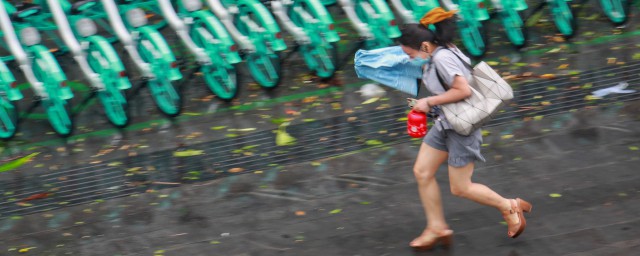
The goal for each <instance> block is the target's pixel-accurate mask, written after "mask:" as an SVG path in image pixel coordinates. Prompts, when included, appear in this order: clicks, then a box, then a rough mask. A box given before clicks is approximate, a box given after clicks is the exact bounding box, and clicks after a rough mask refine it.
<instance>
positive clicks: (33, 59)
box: [0, 0, 73, 137]
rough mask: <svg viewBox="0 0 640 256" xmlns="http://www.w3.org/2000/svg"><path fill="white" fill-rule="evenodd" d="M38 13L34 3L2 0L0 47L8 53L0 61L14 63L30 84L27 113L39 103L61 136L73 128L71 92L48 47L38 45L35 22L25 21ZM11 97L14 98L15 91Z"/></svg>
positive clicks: (40, 39)
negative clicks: (0, 37)
mask: <svg viewBox="0 0 640 256" xmlns="http://www.w3.org/2000/svg"><path fill="white" fill-rule="evenodd" d="M40 14H41V7H40V6H38V5H35V4H31V3H23V4H20V5H16V6H13V5H12V4H11V3H9V2H8V1H6V0H4V1H3V2H2V5H1V6H0V25H1V26H2V35H3V37H4V39H5V43H6V44H5V45H4V46H5V47H6V48H8V49H9V52H11V55H10V56H3V57H2V61H3V62H4V61H15V62H17V64H18V65H19V67H20V69H21V70H22V72H23V73H24V75H25V78H26V79H27V81H28V82H29V83H30V84H31V88H32V89H33V91H34V95H35V99H36V101H35V102H34V104H32V105H31V107H30V108H29V110H28V111H27V113H30V112H31V111H32V110H33V109H34V108H35V107H36V106H38V105H42V106H43V108H44V110H45V112H46V113H47V118H48V120H49V123H50V124H51V126H52V127H53V130H54V131H55V132H56V133H57V134H59V135H60V136H63V137H65V136H69V135H70V134H71V133H72V131H73V119H72V114H71V108H70V106H69V102H68V101H69V100H70V99H71V98H73V92H72V91H71V89H70V88H69V87H67V77H66V76H65V74H64V72H63V71H62V69H61V68H60V65H59V64H58V61H57V60H56V58H55V57H54V56H53V54H52V53H51V50H50V49H49V48H47V47H46V46H44V45H43V44H42V38H41V37H40V33H39V31H38V29H37V28H36V26H37V25H38V24H32V23H31V22H29V21H30V20H32V18H37V16H38V15H40ZM32 21H33V20H32ZM16 29H17V30H18V33H19V35H18V33H16ZM13 97H14V98H16V97H17V96H16V95H15V93H14V95H13ZM4 120H9V119H3V121H4ZM5 126H6V124H5ZM5 135H12V134H10V133H7V134H5ZM5 137H6V136H5ZM9 137H10V136H9Z"/></svg>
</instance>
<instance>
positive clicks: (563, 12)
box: [551, 0, 577, 37]
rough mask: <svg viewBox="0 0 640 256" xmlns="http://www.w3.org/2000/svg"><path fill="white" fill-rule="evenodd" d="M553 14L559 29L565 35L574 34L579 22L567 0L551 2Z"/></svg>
mask: <svg viewBox="0 0 640 256" xmlns="http://www.w3.org/2000/svg"><path fill="white" fill-rule="evenodd" d="M551 15H552V16H553V22H554V23H555V24H556V28H558V31H560V33H561V34H562V35H564V36H565V37H571V36H573V35H574V33H575V30H576V27H577V24H576V20H575V19H574V16H573V10H571V7H570V6H569V4H568V3H567V1H565V0H554V1H553V2H552V3H551Z"/></svg>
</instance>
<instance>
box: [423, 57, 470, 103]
mask: <svg viewBox="0 0 640 256" xmlns="http://www.w3.org/2000/svg"><path fill="white" fill-rule="evenodd" d="M454 51H455V53H453V52H454ZM456 54H457V55H458V56H460V58H462V59H463V60H464V61H466V62H467V63H470V62H471V61H470V59H469V57H467V56H466V55H464V53H462V51H460V49H458V48H454V47H452V48H449V49H447V48H444V47H442V46H439V47H438V48H436V50H435V51H434V54H433V57H432V58H431V61H430V62H428V63H427V64H426V65H425V66H424V69H423V72H422V82H423V83H424V84H425V87H426V88H427V90H429V92H430V93H431V94H433V95H440V94H442V93H444V92H445V89H444V87H443V85H441V84H440V80H439V79H438V77H437V76H436V69H435V68H433V67H432V65H435V67H437V68H438V73H440V76H441V77H442V80H443V81H444V82H445V83H447V87H451V83H453V79H454V78H455V77H456V76H463V77H465V78H466V79H467V81H471V80H470V79H471V71H470V70H469V69H468V68H467V66H466V65H465V64H464V63H462V61H461V60H460V58H458V57H457V56H456Z"/></svg>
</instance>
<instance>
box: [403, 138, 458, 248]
mask: <svg viewBox="0 0 640 256" xmlns="http://www.w3.org/2000/svg"><path fill="white" fill-rule="evenodd" d="M447 156H448V153H447V152H446V151H441V150H437V149H435V148H433V147H431V146H429V145H427V144H425V143H422V145H421V146H420V152H418V157H417V160H416V163H415V165H414V167H413V172H414V175H415V177H416V181H417V183H418V193H419V194H420V200H421V201H422V207H424V212H425V216H426V218H427V227H426V228H425V231H426V230H432V231H436V232H440V231H443V230H447V229H449V226H448V225H447V222H446V220H445V218H444V211H443V210H442V198H441V196H440V188H439V186H438V182H437V181H436V178H435V174H436V171H437V170H438V167H440V165H441V164H442V163H443V162H444V161H445V160H446V159H447ZM430 235H431V236H430ZM432 236H433V235H432V234H430V233H429V232H423V233H422V235H421V236H420V237H418V238H416V239H414V240H413V242H411V246H419V245H421V244H425V243H429V242H431V240H433V239H434V237H432Z"/></svg>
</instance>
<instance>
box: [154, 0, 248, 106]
mask: <svg viewBox="0 0 640 256" xmlns="http://www.w3.org/2000/svg"><path fill="white" fill-rule="evenodd" d="M158 6H159V7H160V12H161V13H162V15H163V17H164V18H165V20H167V22H168V23H169V26H171V28H173V30H174V31H175V32H176V34H177V35H178V37H179V38H180V39H181V40H182V42H183V43H184V45H186V46H187V48H188V50H189V51H190V52H191V54H193V55H194V56H195V59H196V62H197V64H198V68H197V69H198V70H199V71H200V72H201V73H202V76H203V77H204V80H205V82H206V83H207V85H208V86H209V89H210V90H211V91H212V92H213V93H215V94H216V95H217V96H218V97H219V98H220V99H222V100H225V101H229V100H232V99H233V98H235V97H236V95H238V79H237V72H236V67H235V65H236V64H237V63H239V62H241V61H242V58H240V55H239V54H238V51H237V48H238V47H237V45H236V43H235V42H234V41H233V39H232V38H231V35H230V34H229V32H227V30H226V29H225V27H224V25H222V23H221V22H220V20H219V19H218V18H217V17H216V16H214V15H213V14H212V13H211V12H209V11H207V10H204V9H203V5H202V2H201V1H200V0H173V1H172V0H158ZM194 71H195V70H194ZM191 74H192V75H193V74H194V73H193V72H192V73H191ZM192 75H190V77H191V76H192Z"/></svg>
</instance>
